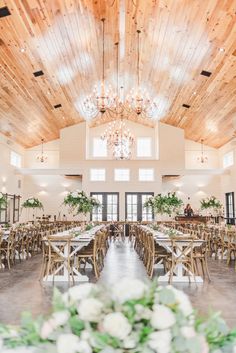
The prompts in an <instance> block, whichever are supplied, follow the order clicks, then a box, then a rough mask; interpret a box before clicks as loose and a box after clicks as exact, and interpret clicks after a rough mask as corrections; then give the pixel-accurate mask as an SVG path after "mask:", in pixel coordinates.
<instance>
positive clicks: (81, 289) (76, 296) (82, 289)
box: [66, 283, 95, 301]
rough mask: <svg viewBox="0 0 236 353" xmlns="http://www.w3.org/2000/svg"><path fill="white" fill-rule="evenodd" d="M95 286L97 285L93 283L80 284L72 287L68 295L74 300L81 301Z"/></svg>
mask: <svg viewBox="0 0 236 353" xmlns="http://www.w3.org/2000/svg"><path fill="white" fill-rule="evenodd" d="M94 287H95V285H94V284H92V283H85V284H82V285H80V286H75V287H71V288H70V289H69V291H68V296H69V298H70V299H71V300H72V301H80V300H82V299H85V298H87V297H88V296H89V295H90V293H91V291H92V290H93V289H94ZM66 294H67V293H66Z"/></svg>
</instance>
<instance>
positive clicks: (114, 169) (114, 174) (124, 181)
mask: <svg viewBox="0 0 236 353" xmlns="http://www.w3.org/2000/svg"><path fill="white" fill-rule="evenodd" d="M117 170H128V176H129V178H128V180H127V179H126V180H117V179H116V171H117ZM114 181H115V182H118V183H119V182H121V183H123V182H128V181H130V169H129V168H115V169H114Z"/></svg>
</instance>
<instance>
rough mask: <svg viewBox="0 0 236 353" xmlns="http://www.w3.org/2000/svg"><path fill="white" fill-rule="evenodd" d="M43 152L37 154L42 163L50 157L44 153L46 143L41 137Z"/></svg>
mask: <svg viewBox="0 0 236 353" xmlns="http://www.w3.org/2000/svg"><path fill="white" fill-rule="evenodd" d="M41 143H42V145H41V154H40V155H38V156H37V158H36V159H37V161H38V162H40V163H44V162H46V161H47V159H48V157H47V156H46V155H45V154H44V150H43V143H44V139H41Z"/></svg>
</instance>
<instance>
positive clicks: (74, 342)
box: [57, 333, 79, 353]
mask: <svg viewBox="0 0 236 353" xmlns="http://www.w3.org/2000/svg"><path fill="white" fill-rule="evenodd" d="M78 344H79V337H77V336H75V335H73V334H72V333H65V334H62V335H60V336H59V337H58V339H57V352H58V353H77V352H78Z"/></svg>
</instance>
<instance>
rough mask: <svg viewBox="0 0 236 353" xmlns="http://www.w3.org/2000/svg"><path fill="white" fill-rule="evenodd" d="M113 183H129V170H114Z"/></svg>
mask: <svg viewBox="0 0 236 353" xmlns="http://www.w3.org/2000/svg"><path fill="white" fill-rule="evenodd" d="M115 181H129V169H115Z"/></svg>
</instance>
